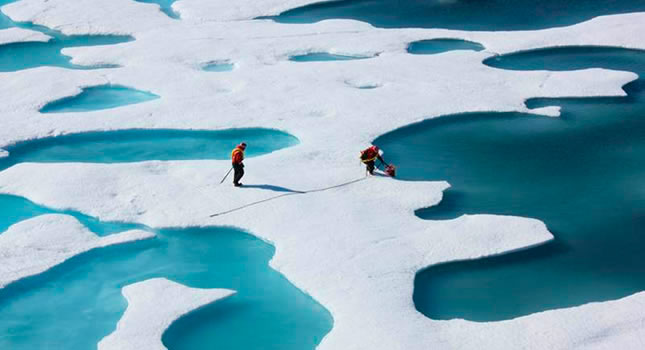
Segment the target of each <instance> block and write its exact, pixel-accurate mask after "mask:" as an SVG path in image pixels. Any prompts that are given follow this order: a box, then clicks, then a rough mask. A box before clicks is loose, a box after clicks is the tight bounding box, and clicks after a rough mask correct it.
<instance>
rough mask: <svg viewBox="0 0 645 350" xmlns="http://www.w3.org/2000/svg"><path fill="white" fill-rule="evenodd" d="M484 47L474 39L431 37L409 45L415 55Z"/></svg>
mask: <svg viewBox="0 0 645 350" xmlns="http://www.w3.org/2000/svg"><path fill="white" fill-rule="evenodd" d="M483 49H484V47H483V46H482V45H481V44H479V43H475V42H472V41H466V40H459V39H431V40H421V41H415V42H413V43H410V45H408V52H409V53H411V54H415V55H434V54H438V53H442V52H448V51H456V50H471V51H482V50H483Z"/></svg>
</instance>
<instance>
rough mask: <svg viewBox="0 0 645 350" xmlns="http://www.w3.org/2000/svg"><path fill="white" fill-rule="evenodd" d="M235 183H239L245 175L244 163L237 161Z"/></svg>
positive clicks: (234, 173) (234, 167)
mask: <svg viewBox="0 0 645 350" xmlns="http://www.w3.org/2000/svg"><path fill="white" fill-rule="evenodd" d="M233 171H234V172H233V183H234V184H238V183H239V182H240V179H241V178H242V176H244V164H242V163H237V164H235V163H234V164H233Z"/></svg>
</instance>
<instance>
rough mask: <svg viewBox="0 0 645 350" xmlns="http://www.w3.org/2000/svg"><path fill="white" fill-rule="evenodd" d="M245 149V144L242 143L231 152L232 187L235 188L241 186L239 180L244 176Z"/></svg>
mask: <svg viewBox="0 0 645 350" xmlns="http://www.w3.org/2000/svg"><path fill="white" fill-rule="evenodd" d="M245 149H246V143H244V142H242V143H240V144H239V145H237V147H235V148H234V149H233V152H231V162H232V163H233V170H234V173H233V185H235V187H240V186H242V183H241V182H240V179H242V176H244V163H243V161H244V150H245Z"/></svg>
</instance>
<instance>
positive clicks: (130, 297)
mask: <svg viewBox="0 0 645 350" xmlns="http://www.w3.org/2000/svg"><path fill="white" fill-rule="evenodd" d="M122 293H123V296H124V297H125V298H126V300H127V301H128V308H127V309H126V311H125V313H124V314H123V317H121V320H119V323H118V324H117V326H116V330H115V331H114V332H113V333H111V334H110V335H108V336H106V337H105V338H103V339H102V340H101V341H100V342H99V344H98V349H99V350H130V349H131V350H139V349H148V350H165V349H166V347H165V346H164V345H163V343H162V342H161V336H162V335H163V332H164V331H165V330H166V329H167V328H168V327H169V326H170V325H171V324H172V323H173V322H174V321H176V320H177V319H179V318H180V317H181V316H183V315H185V314H187V313H189V312H191V311H194V310H195V309H198V308H200V307H202V306H204V305H207V304H210V303H212V302H214V301H216V300H219V299H223V298H226V297H228V296H231V295H233V294H234V293H235V292H234V291H232V290H229V289H199V288H189V287H186V286H184V285H181V284H179V283H176V282H172V281H169V280H167V279H165V278H154V279H150V280H146V281H142V282H138V283H135V284H131V285H128V286H125V287H124V288H123V290H122Z"/></svg>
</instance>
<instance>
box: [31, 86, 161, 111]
mask: <svg viewBox="0 0 645 350" xmlns="http://www.w3.org/2000/svg"><path fill="white" fill-rule="evenodd" d="M158 98H159V96H157V95H155V94H152V93H149V92H145V91H140V90H136V89H131V88H128V87H125V86H120V85H100V86H93V87H87V88H83V91H82V92H81V93H80V94H78V95H76V96H72V97H65V98H62V99H60V100H56V101H53V102H50V103H48V104H46V105H45V106H44V107H43V108H41V109H40V112H41V113H65V112H86V111H97V110H101V109H110V108H116V107H121V106H127V105H131V104H137V103H142V102H146V101H150V100H155V99H158Z"/></svg>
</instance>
